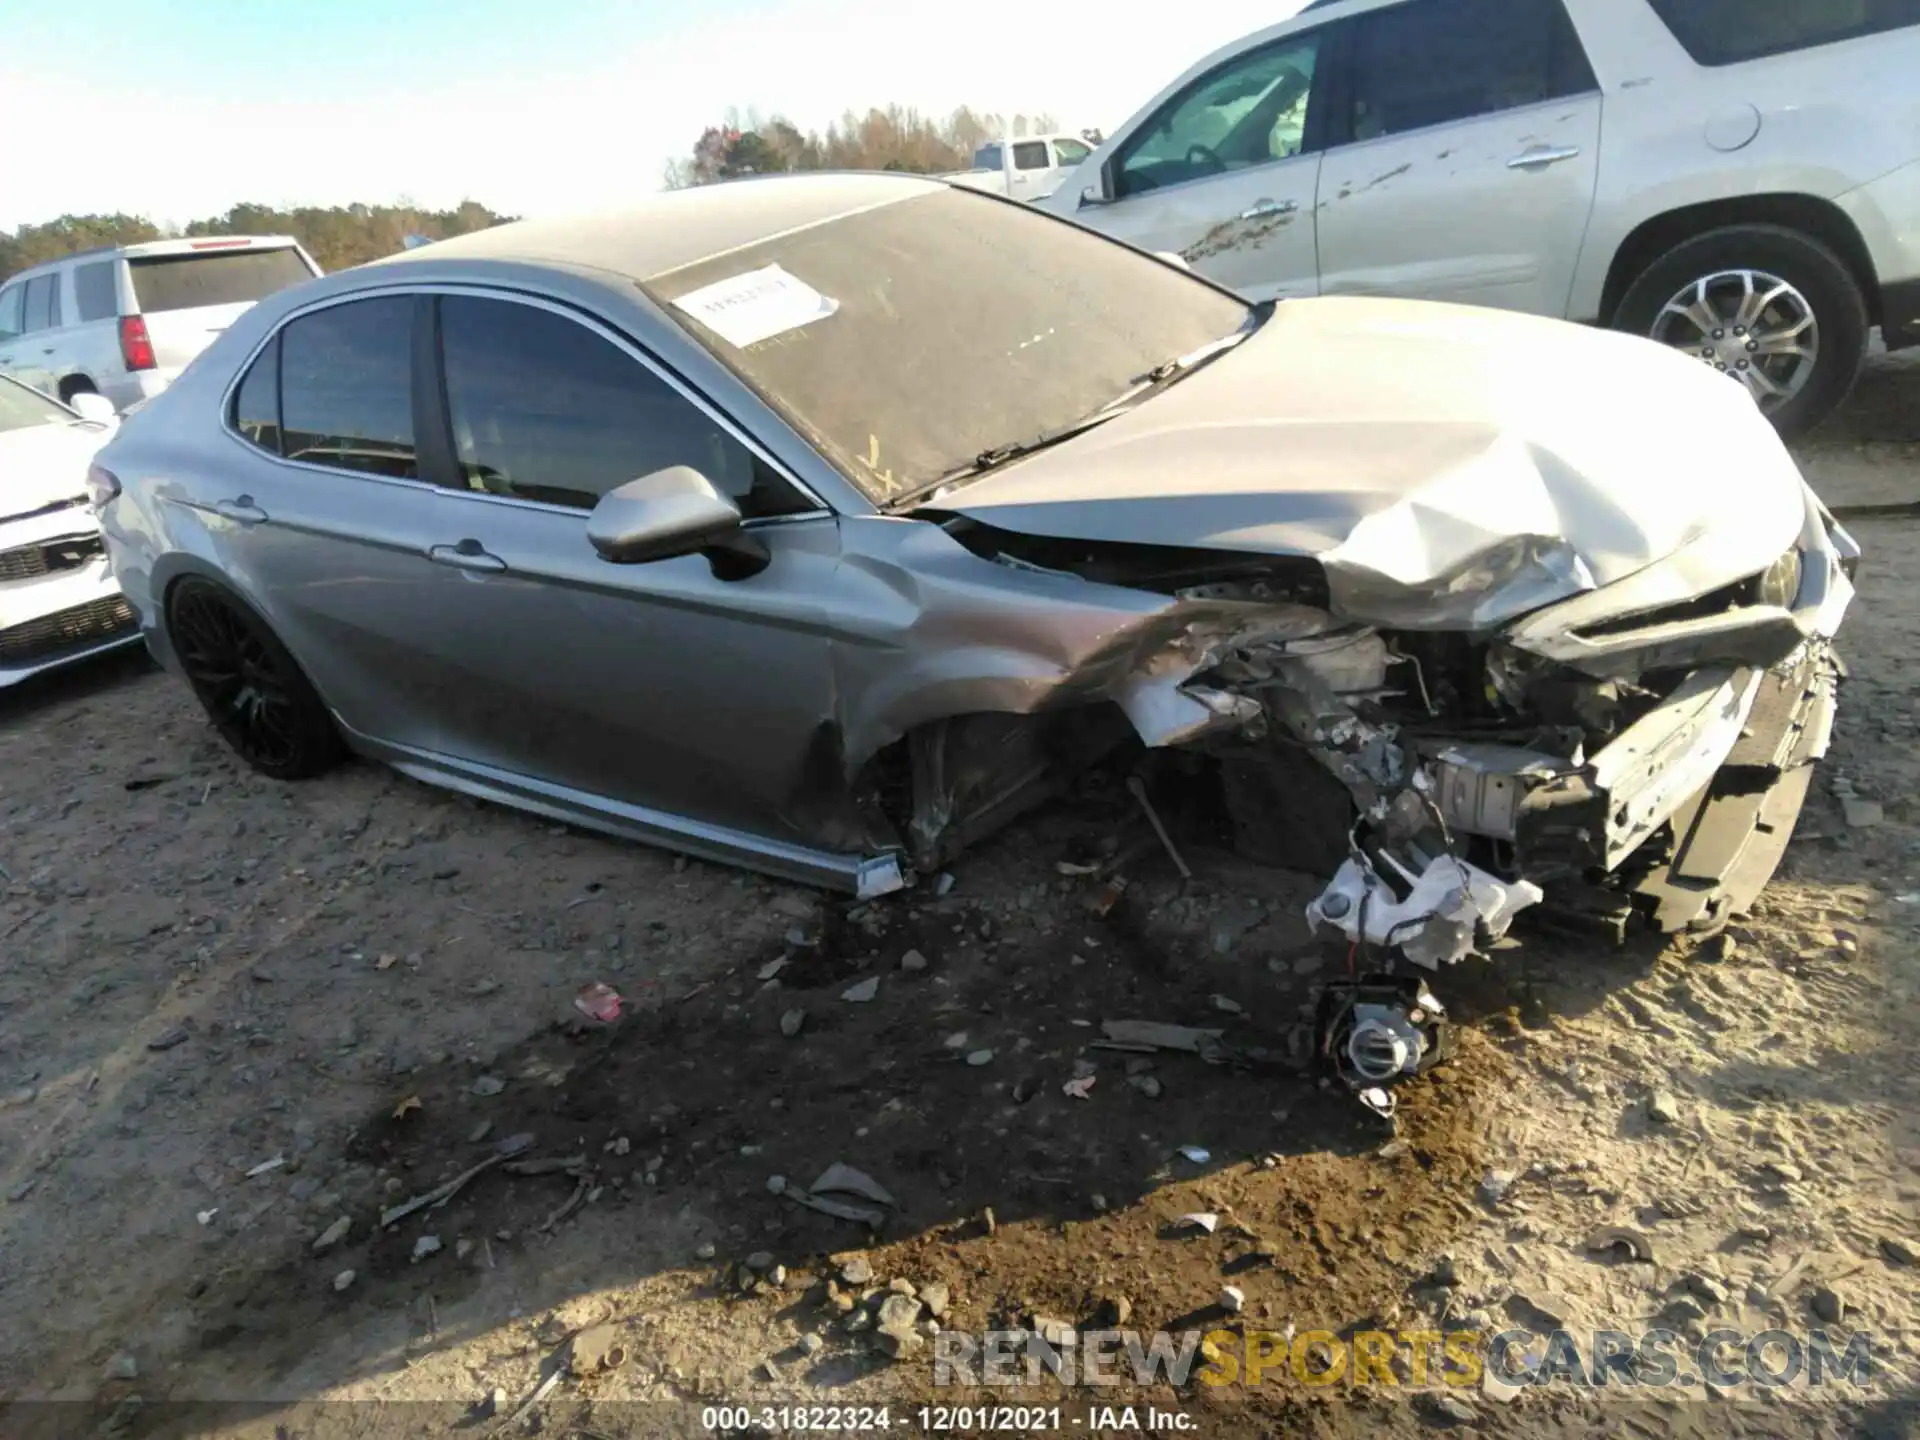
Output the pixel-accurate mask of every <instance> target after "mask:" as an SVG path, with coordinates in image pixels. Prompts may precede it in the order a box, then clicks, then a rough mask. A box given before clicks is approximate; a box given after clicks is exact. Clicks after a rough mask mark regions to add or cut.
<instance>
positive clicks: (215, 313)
mask: <svg viewBox="0 0 1920 1440" xmlns="http://www.w3.org/2000/svg"><path fill="white" fill-rule="evenodd" d="M319 273H320V267H319V266H318V265H316V264H314V263H313V259H312V257H311V256H309V255H308V254H307V252H306V251H305V250H303V249H301V248H300V244H299V242H298V241H296V240H294V239H293V238H292V237H291V236H289V235H231V236H204V237H201V238H198V239H191V240H154V241H149V242H148V243H146V244H144V245H122V246H118V247H115V248H112V249H105V250H88V251H83V252H82V253H80V254H78V255H68V256H65V257H64V258H62V259H59V260H50V261H48V262H47V263H46V264H44V265H36V266H34V267H33V268H32V269H31V270H22V271H21V272H20V273H19V274H17V275H14V276H12V277H10V278H9V279H8V280H7V282H6V284H5V285H4V286H0V375H11V376H12V377H13V378H14V379H16V380H19V381H21V382H22V383H24V384H27V385H31V386H32V387H33V388H34V389H36V390H40V391H43V392H44V393H46V394H48V395H54V396H57V397H58V398H59V399H60V400H62V401H63V402H66V403H69V404H70V403H72V401H73V398H74V396H76V395H84V394H88V393H90V392H91V393H94V394H98V395H101V396H104V397H105V398H106V399H107V400H108V401H110V402H111V403H112V405H113V408H114V409H115V410H125V409H127V408H128V407H129V406H131V405H134V404H136V403H138V402H139V401H142V400H145V399H148V398H150V397H152V396H154V395H157V394H159V393H160V392H161V391H162V390H164V389H166V388H167V386H168V385H169V384H170V383H172V381H173V378H174V376H176V375H178V374H179V373H180V372H181V371H182V370H183V369H185V368H186V366H187V363H188V362H189V361H191V360H192V359H193V357H194V356H196V355H198V354H199V353H200V352H201V351H202V350H204V349H206V348H207V346H208V345H210V344H211V343H212V342H213V338H214V336H216V335H218V334H219V333H220V332H221V331H222V330H224V329H226V328H227V326H228V325H230V324H232V323H233V321H234V320H235V319H236V318H237V317H238V316H239V315H240V314H241V312H242V311H244V310H245V309H246V308H247V307H248V306H249V305H251V304H253V303H254V301H256V300H260V299H263V298H265V297H266V296H268V295H271V294H273V293H274V292H275V291H276V290H284V289H286V288H287V287H288V286H289V285H298V284H299V283H300V282H301V281H303V280H310V279H312V278H313V277H314V276H315V275H318V274H319Z"/></svg>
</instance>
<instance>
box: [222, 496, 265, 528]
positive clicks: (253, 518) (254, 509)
mask: <svg viewBox="0 0 1920 1440" xmlns="http://www.w3.org/2000/svg"><path fill="white" fill-rule="evenodd" d="M213 513H214V514H216V515H219V516H221V517H223V518H224V519H227V520H231V521H233V522H234V523H235V524H237V525H258V524H259V523H260V522H261V521H263V520H265V519H266V518H267V512H266V511H264V510H262V509H261V508H260V507H259V506H258V505H256V504H254V503H253V497H252V496H251V495H242V496H240V497H239V498H238V499H235V500H216V501H214V502H213Z"/></svg>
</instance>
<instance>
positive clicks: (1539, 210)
mask: <svg viewBox="0 0 1920 1440" xmlns="http://www.w3.org/2000/svg"><path fill="white" fill-rule="evenodd" d="M1351 24H1352V30H1351V34H1350V36H1349V37H1348V39H1349V45H1350V52H1349V53H1350V62H1349V64H1348V65H1347V66H1346V67H1344V73H1343V76H1342V84H1341V85H1340V86H1339V87H1338V99H1337V100H1336V101H1334V102H1332V104H1331V105H1330V113H1329V117H1328V149H1327V153H1326V158H1325V162H1324V164H1323V165H1322V167H1321V171H1320V185H1319V198H1318V213H1319V229H1318V240H1319V251H1320V290H1321V293H1322V294H1325V295H1396V296H1408V297H1413V298H1418V299H1425V300H1448V301H1455V302H1459V303H1462V304H1470V305H1489V306H1495V307H1498V308H1501V309H1506V310H1522V311H1526V312H1529V313H1531V314H1537V315H1554V316H1562V315H1565V313H1566V310H1567V304H1568V299H1569V296H1570V294H1571V291H1572V288H1573V273H1574V267H1575V265H1576V263H1577V262H1578V260H1579V258H1580V246H1581V243H1582V241H1583V240H1584V238H1585V236H1586V228H1587V219H1588V216H1589V214H1590V213H1591V211H1592V208H1593V195H1594V184H1595V178H1596V176H1597V174H1598V164H1599V149H1600V109H1601V100H1600V94H1599V90H1598V87H1597V85H1596V83H1595V81H1594V76H1593V71H1592V69H1591V68H1590V67H1589V66H1588V64H1587V59H1586V55H1585V53H1584V51H1583V50H1582V49H1581V46H1580V40H1579V37H1578V35H1577V34H1576V33H1575V31H1574V29H1573V26H1572V23H1571V22H1570V21H1569V20H1568V18H1567V15H1566V12H1565V10H1564V9H1563V8H1562V7H1561V3H1560V0H1407V3H1405V4H1402V5H1395V6H1389V7H1388V8H1386V9H1383V10H1373V11H1369V12H1367V13H1366V14H1364V15H1361V16H1359V17H1358V18H1357V19H1355V20H1354V21H1353V22H1351Z"/></svg>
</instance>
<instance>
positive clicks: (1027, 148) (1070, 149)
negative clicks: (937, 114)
mask: <svg viewBox="0 0 1920 1440" xmlns="http://www.w3.org/2000/svg"><path fill="white" fill-rule="evenodd" d="M1009 151H1011V152H1012V153H1011V154H1009V153H1008V152H1009ZM1091 154H1093V146H1091V145H1089V144H1088V143H1087V142H1086V141H1085V140H1084V139H1082V138H1081V137H1080V136H1078V135H1028V136H1025V137H1023V138H1021V139H1018V140H1006V141H1001V140H992V141H989V142H988V143H987V144H985V145H982V146H981V147H980V148H979V149H978V150H976V151H975V152H974V155H973V168H972V169H971V170H960V171H956V172H955V173H953V174H951V175H943V176H941V177H940V178H941V179H943V180H951V181H952V182H953V183H954V184H956V185H965V186H968V187H970V188H971V189H974V190H986V191H989V192H991V193H992V194H995V195H1005V196H1006V197H1007V198H1008V199H1010V200H1044V199H1046V198H1047V196H1049V195H1051V194H1053V193H1054V191H1055V190H1057V189H1058V188H1059V187H1060V182H1061V181H1062V180H1064V179H1065V178H1066V177H1067V176H1069V175H1071V174H1072V173H1073V172H1074V171H1075V170H1078V169H1079V168H1080V166H1081V165H1083V164H1084V163H1085V162H1086V159H1087V157H1088V156H1089V155H1091ZM1009 161H1011V163H1009Z"/></svg>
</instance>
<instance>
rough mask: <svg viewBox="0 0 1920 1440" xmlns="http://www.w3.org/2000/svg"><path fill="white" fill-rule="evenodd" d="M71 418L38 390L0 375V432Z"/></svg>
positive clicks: (54, 422)
mask: <svg viewBox="0 0 1920 1440" xmlns="http://www.w3.org/2000/svg"><path fill="white" fill-rule="evenodd" d="M72 419H73V416H72V415H71V414H70V413H68V412H67V411H65V410H63V409H61V408H60V407H59V406H58V405H56V404H54V403H53V401H51V400H49V399H48V398H47V397H46V396H44V395H42V394H41V393H40V392H39V391H38V390H29V389H28V388H27V387H26V386H24V385H22V384H20V383H19V382H18V381H15V380H9V379H8V378H7V377H6V376H4V375H0V433H4V432H5V431H8V430H25V429H27V428H28V427H29V426H32V425H58V424H63V423H65V422H67V421H70V420H72Z"/></svg>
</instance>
